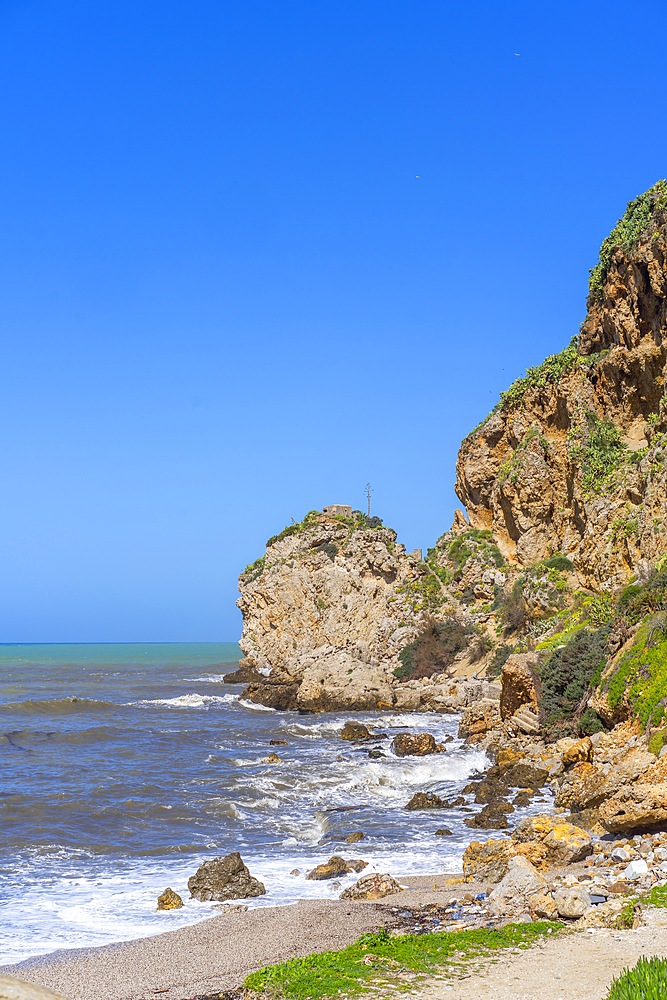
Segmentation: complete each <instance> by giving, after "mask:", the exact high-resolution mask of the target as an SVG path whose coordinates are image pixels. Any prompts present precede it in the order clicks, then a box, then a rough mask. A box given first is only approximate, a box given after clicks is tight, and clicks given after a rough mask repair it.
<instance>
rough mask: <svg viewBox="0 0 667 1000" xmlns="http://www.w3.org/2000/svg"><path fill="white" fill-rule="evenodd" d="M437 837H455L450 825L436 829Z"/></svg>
mask: <svg viewBox="0 0 667 1000" xmlns="http://www.w3.org/2000/svg"><path fill="white" fill-rule="evenodd" d="M435 835H436V837H453V836H454V834H453V833H452V831H451V830H450V829H449V827H448V826H441V827H440V829H439V830H436V831H435Z"/></svg>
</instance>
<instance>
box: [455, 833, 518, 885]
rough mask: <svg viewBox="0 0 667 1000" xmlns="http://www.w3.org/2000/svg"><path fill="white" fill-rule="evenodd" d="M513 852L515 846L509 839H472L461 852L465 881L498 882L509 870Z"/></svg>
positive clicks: (514, 851)
mask: <svg viewBox="0 0 667 1000" xmlns="http://www.w3.org/2000/svg"><path fill="white" fill-rule="evenodd" d="M515 854H516V848H515V846H514V844H513V843H512V841H511V840H486V841H484V842H480V841H478V840H473V842H472V843H471V844H468V846H467V847H466V849H465V851H464V852H463V874H464V876H465V879H466V882H486V883H491V884H495V883H496V882H500V880H501V879H502V878H504V877H505V875H506V874H507V872H508V870H509V861H510V858H512V857H514V855H515Z"/></svg>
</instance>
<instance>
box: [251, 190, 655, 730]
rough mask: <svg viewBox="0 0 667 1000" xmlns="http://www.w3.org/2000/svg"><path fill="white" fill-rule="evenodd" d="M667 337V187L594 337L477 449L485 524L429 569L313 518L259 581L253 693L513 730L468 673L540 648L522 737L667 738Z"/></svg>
mask: <svg viewBox="0 0 667 1000" xmlns="http://www.w3.org/2000/svg"><path fill="white" fill-rule="evenodd" d="M666 338H667V183H666V182H664V181H661V182H659V183H658V184H656V185H655V186H654V187H653V188H651V189H650V190H649V191H647V192H646V193H645V194H643V195H641V196H640V197H639V198H637V199H636V200H635V201H634V202H631V203H630V204H629V206H628V208H627V211H626V213H625V214H624V216H623V217H622V218H621V219H620V220H619V222H618V224H617V226H616V227H615V228H614V230H613V231H612V233H611V234H610V236H609V237H608V238H607V239H606V240H605V241H604V243H603V245H602V248H601V252H600V259H599V262H598V264H597V265H596V266H595V267H594V268H593V270H592V271H591V280H590V294H589V298H588V303H587V315H586V318H585V321H584V323H583V325H582V327H581V331H580V333H579V336H578V337H577V338H574V339H573V340H572V342H571V343H570V344H569V345H568V346H567V347H566V348H565V349H564V350H563V351H562V352H561V353H560V354H557V355H553V356H551V357H549V358H547V359H546V361H544V362H543V363H542V364H541V365H539V366H538V367H536V368H533V369H529V370H528V372H527V373H526V376H525V377H524V378H522V379H519V380H518V381H517V382H515V383H514V384H513V385H512V386H510V387H509V389H508V390H507V391H506V392H504V393H502V395H501V399H500V401H499V403H498V405H497V406H496V407H495V408H494V410H493V412H492V413H491V414H490V415H489V416H488V417H487V418H486V419H485V420H484V421H483V422H482V424H481V425H480V426H479V427H478V428H476V429H475V430H474V431H473V432H472V433H471V434H470V435H468V437H467V438H466V439H465V441H464V442H463V444H462V446H461V450H460V453H459V457H458V462H457V481H456V489H457V492H458V495H459V497H460V498H461V500H462V501H463V503H464V504H465V507H466V510H467V514H468V518H469V520H468V519H467V518H466V516H465V515H464V514H462V513H461V512H457V515H456V517H455V521H454V524H453V526H452V528H451V530H450V531H447V532H445V533H444V534H443V535H442V536H441V537H440V538H439V539H438V541H437V542H436V543H435V545H434V546H433V548H432V549H430V550H429V551H428V553H427V556H426V559H425V560H423V561H422V560H421V559H420V558H418V557H417V556H416V555H408V554H407V553H406V552H405V550H404V548H403V547H402V546H401V545H398V544H397V542H396V535H395V533H394V532H393V531H391V530H389V529H387V528H385V527H383V526H382V525H381V523H378V522H377V520H376V519H373V521H369V519H368V518H365V517H364V515H362V514H360V513H359V512H354V513H351V514H349V515H345V516H343V515H340V514H338V515H335V516H328V515H325V514H319V513H316V512H313V513H311V514H309V515H307V517H306V518H305V519H304V521H302V522H301V523H300V524H295V525H292V526H290V527H289V528H287V529H285V531H283V532H282V533H281V534H280V535H279V536H277V537H276V538H273V539H270V540H269V542H268V543H267V549H266V554H265V555H264V556H263V557H262V558H261V559H259V560H258V561H257V562H256V563H254V564H253V565H252V566H249V567H248V568H247V569H246V571H245V573H244V574H242V576H241V578H240V590H241V597H240V600H239V602H238V603H239V607H240V608H241V610H242V612H243V618H244V628H243V637H242V640H241V645H242V648H243V650H244V652H245V654H246V664H245V669H246V671H249V674H248V677H249V679H250V682H251V683H250V687H249V689H248V691H249V696H250V697H253V698H255V699H256V700H258V701H262V702H264V703H266V704H269V705H273V706H274V707H280V708H288V707H289V708H301V709H305V710H310V711H318V710H323V709H327V708H363V709H366V708H376V707H378V706H380V707H382V706H384V705H387V706H398V707H403V708H408V709H413V708H436V709H440V710H442V709H445V710H447V709H449V710H451V709H453V708H455V707H460V706H461V705H462V704H469V703H470V702H471V701H474V702H475V705H474V707H473V708H472V709H471V712H470V713H468V718H467V719H466V720H465V721H464V726H466V727H468V728H467V731H468V732H469V733H470V734H472V735H475V734H479V733H482V732H483V731H485V729H486V728H487V727H488V726H491V727H493V726H494V725H495V724H496V722H497V720H498V718H499V715H498V705H497V703H496V704H490V703H487V702H486V701H484V699H485V698H487V697H488V696H489V695H493V694H494V691H493V689H492V688H490V687H489V686H488V685H487V686H486V687H485V686H484V685H483V684H480V682H479V681H477V680H475V681H474V682H471V683H470V684H468V685H465V684H461V685H460V686H459V688H456V684H455V683H453V682H452V681H451V680H450V678H452V677H454V678H456V677H470V676H471V675H472V674H475V675H476V676H477V677H480V676H485V677H486V678H488V679H489V680H490V681H493V679H494V678H497V677H498V676H499V675H500V674H501V671H503V669H504V665H505V664H508V666H507V667H506V668H505V675H506V677H507V678H509V677H510V676H511V675H512V671H514V673H515V674H517V676H518V673H519V672H520V668H521V669H524V666H525V664H526V663H527V662H528V661H524V660H522V659H521V657H526V656H528V657H529V659H530V671H531V676H533V675H534V680H535V692H536V695H535V699H533V702H532V703H531V704H530V705H520V706H519V707H518V709H517V712H518V714H517V712H515V713H511V716H512V719H513V720H514V721H513V722H512V723H511V724H512V725H515V727H516V726H519V728H521V727H522V726H523V731H524V732H533V731H535V729H536V728H539V727H542V728H543V729H544V732H545V733H546V734H547V736H548V737H549V738H556V737H557V736H558V735H559V734H560V735H561V736H562V735H563V734H564V733H573V734H577V733H579V734H582V733H587V732H594V731H595V730H596V729H599V728H600V727H603V726H612V725H614V724H616V723H618V722H619V721H622V720H625V719H636V720H637V721H638V724H639V725H640V727H642V728H643V729H644V730H645V731H646V733H647V734H648V735H654V731H655V733H657V734H658V735H655V738H654V745H655V746H657V745H658V743H660V746H662V742H660V741H661V740H663V736H664V742H665V743H667V725H665V726H663V717H664V716H665V713H666V711H667V501H666V497H667V385H666V383H665V379H666V376H667V339H666ZM661 616H662V617H661ZM517 657H519V659H517ZM522 664H523V666H521V665H522ZM475 685H477V686H475ZM501 714H502V713H501ZM504 722H505V723H510V722H511V720H510V719H507V718H505V719H504ZM663 730H664V732H663Z"/></svg>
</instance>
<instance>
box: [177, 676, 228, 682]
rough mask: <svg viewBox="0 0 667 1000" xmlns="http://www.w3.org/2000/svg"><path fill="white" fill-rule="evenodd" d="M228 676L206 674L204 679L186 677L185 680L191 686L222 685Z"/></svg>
mask: <svg viewBox="0 0 667 1000" xmlns="http://www.w3.org/2000/svg"><path fill="white" fill-rule="evenodd" d="M226 676H227V674H204V676H203V677H184V678H183V680H185V681H187V682H188V683H191V684H220V683H221V682H222V681H224V679H225V677H226Z"/></svg>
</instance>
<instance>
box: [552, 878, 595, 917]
mask: <svg viewBox="0 0 667 1000" xmlns="http://www.w3.org/2000/svg"><path fill="white" fill-rule="evenodd" d="M554 903H555V904H556V909H557V910H558V916H559V917H565V919H566V920H578V919H579V917H583V916H584V914H585V913H588V911H589V910H590V908H591V898H590V896H589V895H588V893H587V892H586V890H585V889H584V888H582V886H580V885H575V886H572V887H571V888H569V889H568V888H566V889H559V890H558V891H557V892H555V893H554Z"/></svg>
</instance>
